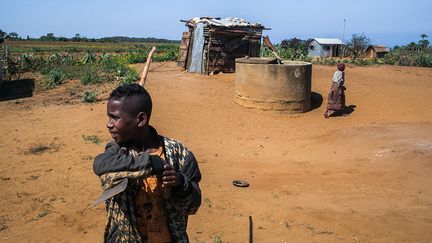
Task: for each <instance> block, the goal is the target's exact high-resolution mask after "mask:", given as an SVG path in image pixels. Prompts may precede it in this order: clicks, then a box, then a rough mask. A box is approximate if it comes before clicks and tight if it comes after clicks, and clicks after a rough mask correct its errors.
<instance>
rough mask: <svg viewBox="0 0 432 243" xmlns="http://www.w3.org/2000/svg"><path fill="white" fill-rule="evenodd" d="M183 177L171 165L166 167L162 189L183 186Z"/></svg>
mask: <svg viewBox="0 0 432 243" xmlns="http://www.w3.org/2000/svg"><path fill="white" fill-rule="evenodd" d="M183 183H184V181H183V177H182V176H181V175H179V174H178V173H177V172H176V171H175V169H174V167H172V166H171V165H167V164H166V165H164V171H163V173H162V187H166V186H172V187H177V186H181V185H183Z"/></svg>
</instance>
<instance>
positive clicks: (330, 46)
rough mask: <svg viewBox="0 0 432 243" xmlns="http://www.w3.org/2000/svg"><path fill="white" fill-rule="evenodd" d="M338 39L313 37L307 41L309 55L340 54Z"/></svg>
mask: <svg viewBox="0 0 432 243" xmlns="http://www.w3.org/2000/svg"><path fill="white" fill-rule="evenodd" d="M342 46H343V42H342V41H341V40H340V39H330V38H314V39H312V41H311V42H310V43H309V56H310V57H337V56H339V55H340V54H342V50H341V47H342Z"/></svg>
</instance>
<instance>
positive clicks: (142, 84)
mask: <svg viewBox="0 0 432 243" xmlns="http://www.w3.org/2000/svg"><path fill="white" fill-rule="evenodd" d="M155 51H156V47H154V46H153V47H152V49H151V50H150V52H149V54H148V56H147V62H146V64H145V66H144V70H143V72H142V74H141V79H140V82H139V84H140V85H141V86H143V87H144V85H145V81H146V78H147V73H148V70H149V67H150V62H151V57H152V56H153V53H154V52H155Z"/></svg>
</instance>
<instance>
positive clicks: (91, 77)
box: [80, 70, 100, 85]
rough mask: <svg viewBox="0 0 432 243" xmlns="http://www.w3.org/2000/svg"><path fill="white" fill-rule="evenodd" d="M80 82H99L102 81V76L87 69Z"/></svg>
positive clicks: (85, 83)
mask: <svg viewBox="0 0 432 243" xmlns="http://www.w3.org/2000/svg"><path fill="white" fill-rule="evenodd" d="M80 82H81V83H82V84H84V85H88V84H97V83H99V82H100V78H99V76H98V75H97V73H96V72H94V71H92V70H87V71H86V72H85V73H84V75H83V76H82V77H81V79H80Z"/></svg>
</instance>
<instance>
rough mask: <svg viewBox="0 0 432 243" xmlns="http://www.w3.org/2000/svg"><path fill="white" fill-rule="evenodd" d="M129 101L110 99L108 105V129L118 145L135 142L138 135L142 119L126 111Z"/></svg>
mask: <svg viewBox="0 0 432 243" xmlns="http://www.w3.org/2000/svg"><path fill="white" fill-rule="evenodd" d="M126 107H127V101H125V100H114V99H110V100H108V103H107V114H108V123H107V128H108V130H109V132H110V133H111V137H112V138H113V139H114V140H115V141H116V142H117V143H125V142H129V141H131V140H133V139H134V138H135V137H136V136H137V135H138V129H139V124H140V119H138V117H137V116H133V115H131V114H130V112H128V110H127V109H126Z"/></svg>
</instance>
